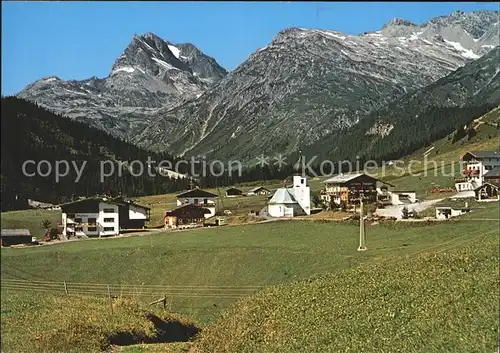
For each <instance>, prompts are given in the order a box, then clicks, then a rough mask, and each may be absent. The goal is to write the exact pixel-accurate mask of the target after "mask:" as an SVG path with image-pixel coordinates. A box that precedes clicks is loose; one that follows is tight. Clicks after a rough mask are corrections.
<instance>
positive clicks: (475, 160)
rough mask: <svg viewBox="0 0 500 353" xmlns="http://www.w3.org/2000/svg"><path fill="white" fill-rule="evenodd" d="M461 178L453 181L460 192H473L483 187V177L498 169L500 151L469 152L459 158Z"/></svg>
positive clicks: (499, 165)
mask: <svg viewBox="0 0 500 353" xmlns="http://www.w3.org/2000/svg"><path fill="white" fill-rule="evenodd" d="M460 164H461V166H462V168H461V169H462V175H463V177H462V178H459V179H457V180H456V181H455V188H456V190H457V191H458V192H459V193H460V192H464V191H473V190H475V189H477V188H478V187H480V186H481V185H483V183H484V175H485V174H486V173H487V172H488V171H490V170H493V169H494V168H496V167H500V151H469V152H467V153H465V154H464V155H463V156H462V158H460Z"/></svg>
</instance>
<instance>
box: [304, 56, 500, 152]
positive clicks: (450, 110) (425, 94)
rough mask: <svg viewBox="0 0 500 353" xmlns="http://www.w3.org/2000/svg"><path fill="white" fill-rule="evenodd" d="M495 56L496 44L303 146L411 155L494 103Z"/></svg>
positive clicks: (499, 92) (498, 79) (499, 89)
mask: <svg viewBox="0 0 500 353" xmlns="http://www.w3.org/2000/svg"><path fill="white" fill-rule="evenodd" d="M499 58H500V47H496V48H495V49H493V50H492V51H490V52H489V53H488V54H486V55H484V56H483V57H481V58H480V59H478V60H476V61H474V62H471V63H469V64H467V65H465V66H464V67H462V68H460V69H458V70H456V71H455V72H453V73H451V74H450V75H448V76H446V77H443V78H441V79H440V80H438V81H436V82H434V83H432V84H430V85H429V86H427V87H424V88H422V89H419V90H417V91H415V92H412V93H408V94H406V95H404V96H403V97H401V98H399V99H398V100H396V101H394V102H392V103H390V104H389V105H387V106H386V107H384V108H383V109H380V110H378V111H376V112H373V113H372V114H370V115H369V116H368V117H367V118H366V119H364V120H362V121H361V122H360V123H359V124H356V125H355V126H353V127H351V128H349V129H344V130H343V131H339V132H336V133H332V134H330V135H329V136H327V137H325V138H324V139H322V140H321V141H318V142H317V143H315V144H313V145H311V146H308V147H307V148H306V152H307V154H309V155H318V156H319V157H322V158H329V159H333V160H337V159H348V160H355V159H356V156H360V157H361V159H383V158H385V159H397V158H401V157H403V156H406V155H408V154H411V153H412V152H414V151H415V150H418V149H419V148H421V147H422V146H426V145H428V144H430V143H431V142H433V141H435V140H438V139H440V138H442V137H444V136H446V135H447V134H449V133H451V132H452V131H454V130H456V129H458V128H459V127H463V126H464V125H467V124H468V123H470V122H472V121H473V120H474V119H476V118H479V117H480V116H481V115H483V114H485V113H486V112H488V111H490V110H491V109H493V108H495V107H496V106H498V105H499V104H500V64H499ZM320 159H321V158H320Z"/></svg>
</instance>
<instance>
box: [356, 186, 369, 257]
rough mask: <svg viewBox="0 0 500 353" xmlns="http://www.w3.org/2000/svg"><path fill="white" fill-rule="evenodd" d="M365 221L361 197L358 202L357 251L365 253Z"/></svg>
mask: <svg viewBox="0 0 500 353" xmlns="http://www.w3.org/2000/svg"><path fill="white" fill-rule="evenodd" d="M366 250H368V249H367V248H366V237H365V220H364V215H363V195H361V197H360V200H359V247H358V251H366Z"/></svg>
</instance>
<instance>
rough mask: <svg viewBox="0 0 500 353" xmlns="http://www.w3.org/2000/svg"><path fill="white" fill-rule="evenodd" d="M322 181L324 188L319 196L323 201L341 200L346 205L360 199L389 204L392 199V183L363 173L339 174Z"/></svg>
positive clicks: (356, 202)
mask: <svg viewBox="0 0 500 353" xmlns="http://www.w3.org/2000/svg"><path fill="white" fill-rule="evenodd" d="M323 183H324V184H325V189H323V190H322V191H321V194H320V198H321V199H322V200H323V201H324V202H327V203H330V202H332V201H333V202H334V203H336V204H337V205H340V204H341V203H342V202H344V203H345V204H346V205H358V204H359V203H360V200H361V199H363V202H364V203H376V202H378V201H385V202H387V203H388V204H389V203H391V200H392V194H391V192H390V190H389V187H394V185H392V184H389V183H386V182H383V181H381V180H379V179H376V178H374V177H371V176H369V175H367V174H363V173H358V174H345V175H344V174H339V175H336V176H334V177H332V178H330V179H327V180H325V181H324V182H323ZM379 195H380V200H379Z"/></svg>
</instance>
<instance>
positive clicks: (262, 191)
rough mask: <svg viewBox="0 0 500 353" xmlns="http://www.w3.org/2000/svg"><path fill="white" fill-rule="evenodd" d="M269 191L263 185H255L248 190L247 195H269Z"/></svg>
mask: <svg viewBox="0 0 500 353" xmlns="http://www.w3.org/2000/svg"><path fill="white" fill-rule="evenodd" d="M270 193H271V191H270V190H269V189H267V188H265V187H263V186H257V187H255V188H252V189H250V190H248V192H247V195H269V194H270Z"/></svg>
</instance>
